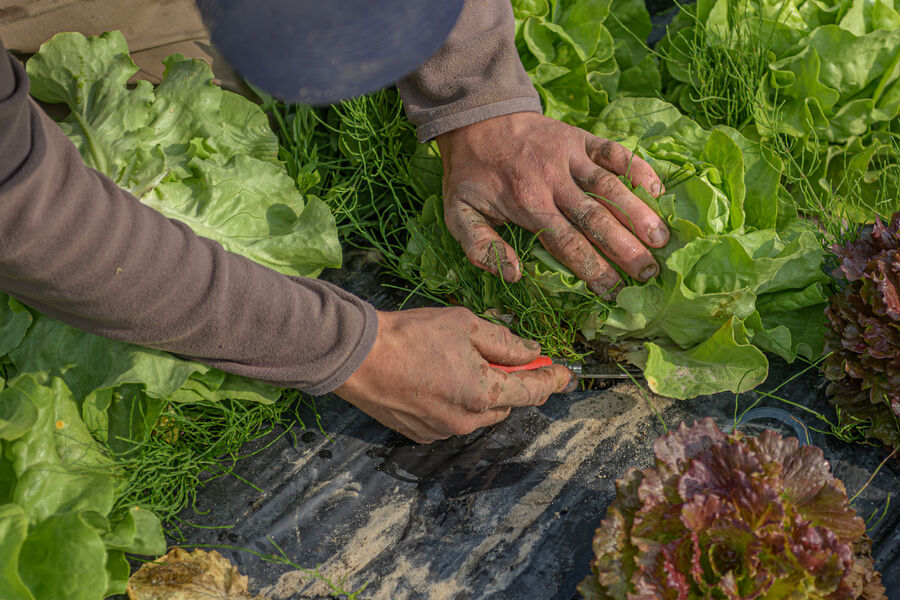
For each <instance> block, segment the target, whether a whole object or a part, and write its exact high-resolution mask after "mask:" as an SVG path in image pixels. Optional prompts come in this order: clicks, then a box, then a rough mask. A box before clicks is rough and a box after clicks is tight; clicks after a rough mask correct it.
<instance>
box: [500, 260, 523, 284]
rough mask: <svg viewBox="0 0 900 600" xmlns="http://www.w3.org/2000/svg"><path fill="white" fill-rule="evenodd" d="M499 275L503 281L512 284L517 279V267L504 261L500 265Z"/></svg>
mask: <svg viewBox="0 0 900 600" xmlns="http://www.w3.org/2000/svg"><path fill="white" fill-rule="evenodd" d="M500 273H501V275H503V281H505V282H507V283H512V282H514V281H516V280H517V279H518V277H519V265H517V264H513V263H511V262H507V261H504V262H503V263H502V264H501V265H500Z"/></svg>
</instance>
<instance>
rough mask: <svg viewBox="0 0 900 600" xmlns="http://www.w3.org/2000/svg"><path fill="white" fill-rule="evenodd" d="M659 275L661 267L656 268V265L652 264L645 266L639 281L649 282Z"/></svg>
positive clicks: (639, 275) (639, 274)
mask: <svg viewBox="0 0 900 600" xmlns="http://www.w3.org/2000/svg"><path fill="white" fill-rule="evenodd" d="M657 273H659V267H657V266H656V263H650V264H649V265H644V267H643V268H642V269H641V272H640V273H638V279H640V280H641V281H647V280H648V279H651V278H653V277H656V274H657Z"/></svg>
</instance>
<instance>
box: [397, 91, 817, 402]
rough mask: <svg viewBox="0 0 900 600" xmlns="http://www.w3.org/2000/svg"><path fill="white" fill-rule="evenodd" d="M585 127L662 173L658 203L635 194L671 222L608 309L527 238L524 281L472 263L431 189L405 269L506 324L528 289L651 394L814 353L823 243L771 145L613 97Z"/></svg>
mask: <svg viewBox="0 0 900 600" xmlns="http://www.w3.org/2000/svg"><path fill="white" fill-rule="evenodd" d="M592 132H593V133H595V134H596V135H599V136H601V137H606V138H609V139H613V140H616V141H619V142H621V143H622V144H624V145H625V146H626V147H628V148H632V149H634V150H635V152H636V154H638V155H639V156H641V157H642V158H644V159H645V160H647V161H649V162H650V164H651V165H652V166H653V168H654V169H656V171H657V173H659V174H660V176H661V177H662V178H663V180H664V182H665V185H666V189H667V192H666V193H665V194H664V195H663V196H662V197H661V198H659V200H658V202H657V201H655V200H653V199H652V198H650V196H648V195H647V194H646V193H644V191H643V190H641V189H637V190H635V193H637V194H639V195H640V196H641V197H642V198H643V199H644V200H645V201H646V202H647V203H648V204H650V205H651V206H653V207H654V208H655V209H656V210H657V212H659V214H661V215H662V216H663V217H664V218H665V219H666V221H667V222H668V224H669V227H670V229H671V231H672V237H671V241H670V242H669V244H668V245H667V246H666V247H665V248H662V249H660V250H654V251H653V253H654V255H655V257H656V259H657V261H658V262H659V264H660V274H659V275H658V276H657V277H656V278H655V279H653V280H651V281H649V282H647V283H634V282H632V283H631V284H626V287H625V288H624V289H622V290H621V291H620V293H619V295H618V298H617V299H616V302H615V304H614V305H612V306H610V305H608V304H607V303H605V302H603V301H601V300H600V298H599V297H597V296H595V295H593V294H592V293H591V292H589V291H588V290H587V289H586V288H585V285H584V283H583V282H581V281H579V280H578V279H577V278H575V277H574V276H573V275H572V273H571V272H570V271H569V270H568V269H566V268H565V267H564V266H563V265H562V264H560V263H559V262H558V261H556V260H555V259H553V258H552V257H551V256H550V255H549V254H548V253H547V252H546V251H545V250H544V249H543V248H541V247H540V246H538V245H532V246H530V250H528V251H527V254H526V255H525V256H524V257H523V258H524V270H525V272H526V275H527V276H526V277H525V278H524V279H523V280H522V281H520V282H519V283H516V284H513V285H506V284H503V283H502V282H500V281H499V280H498V279H497V278H496V277H493V276H490V275H487V274H483V273H479V272H478V270H477V269H476V268H475V267H473V266H472V265H471V264H469V263H468V261H467V260H466V258H465V256H464V255H463V254H462V252H461V251H460V250H459V248H458V244H456V243H455V242H454V240H453V238H452V237H451V236H450V234H449V232H447V230H446V227H445V226H444V224H443V220H442V218H441V214H442V211H441V207H440V202H439V201H438V200H437V199H436V198H435V197H431V198H430V199H429V200H428V201H426V203H425V208H424V211H423V212H422V214H421V216H420V218H419V219H417V220H415V221H413V222H411V223H409V224H408V229H409V231H410V242H409V244H408V246H407V252H406V254H405V255H404V257H403V265H404V269H405V270H406V276H407V277H409V278H411V279H412V280H413V281H418V282H420V283H421V284H422V285H423V286H424V287H425V288H426V289H428V290H430V291H432V292H434V293H437V294H445V295H450V296H452V298H453V300H454V301H456V302H459V303H462V304H464V305H466V306H469V307H470V308H472V309H474V310H476V311H478V312H485V311H487V310H490V309H493V311H494V312H497V313H500V314H507V315H511V316H512V317H513V323H514V324H515V323H516V321H515V317H520V316H521V315H519V314H518V311H521V310H522V309H523V308H524V309H526V310H527V303H528V298H530V299H532V301H534V302H537V301H538V300H540V302H543V303H546V304H547V305H549V306H552V311H553V312H555V313H558V314H560V315H561V317H560V319H559V322H554V323H552V324H549V325H547V326H546V327H556V328H558V327H560V326H562V327H574V328H576V329H579V330H580V333H581V335H582V336H583V337H584V338H585V339H586V340H588V342H589V343H591V344H595V345H598V346H601V347H606V346H610V345H611V347H612V348H613V350H614V351H618V352H619V353H620V354H624V356H625V357H627V358H628V359H629V360H630V361H631V362H634V363H636V364H638V365H640V366H641V367H642V368H643V369H644V374H645V376H646V378H647V381H648V383H649V385H650V387H651V389H653V391H655V392H656V393H659V394H662V395H665V396H670V397H675V398H691V397H694V396H698V395H701V394H712V393H716V392H722V391H732V392H739V391H746V390H749V389H751V388H753V387H754V386H756V385H758V384H759V383H761V382H762V381H763V380H764V379H765V378H766V375H767V373H768V360H767V358H766V356H765V354H764V352H771V353H773V354H776V355H778V356H780V357H782V358H784V359H785V360H787V361H793V360H795V359H796V358H797V357H798V356H804V357H807V358H810V359H814V358H816V357H818V356H819V355H820V354H821V351H822V345H823V337H824V325H825V317H824V308H825V302H826V300H827V293H826V291H825V289H824V287H823V285H824V284H825V283H826V282H827V281H828V277H827V275H826V274H825V273H824V271H823V270H822V267H821V265H822V260H823V256H824V251H823V250H822V248H821V244H820V243H819V241H818V240H817V237H816V234H815V232H814V230H813V229H812V227H811V226H810V225H808V224H807V223H806V222H804V221H802V220H800V219H798V218H797V216H796V211H795V210H794V209H793V208H792V204H791V203H790V200H789V198H788V197H787V192H786V191H785V190H784V188H783V187H782V186H781V184H780V183H779V182H780V178H781V164H780V162H779V160H778V158H777V157H776V156H775V155H774V154H773V153H772V152H770V151H768V150H767V149H766V148H765V147H763V146H761V145H759V144H758V143H754V142H751V141H750V140H748V139H746V138H745V137H743V136H742V135H741V134H740V133H738V132H737V131H735V130H734V129H730V128H727V127H716V128H714V129H712V130H707V129H704V128H702V127H700V126H699V125H698V124H697V123H695V122H694V121H692V120H691V119H689V118H687V117H685V116H683V115H681V113H679V112H678V109H676V108H675V107H674V106H672V105H671V104H668V103H666V102H663V101H661V100H656V99H647V98H643V99H642V98H619V99H617V100H615V101H613V102H612V103H611V104H609V106H607V108H605V109H604V110H603V111H602V112H601V113H600V114H599V115H598V116H597V117H596V119H595V121H594V124H593V129H592ZM510 231H512V234H511V235H512V237H510ZM510 231H507V232H506V234H505V235H507V238H509V239H515V238H516V236H518V239H519V241H520V242H521V238H522V236H521V235H518V234H519V233H521V232H520V231H519V232H518V233H517V232H516V231H513V230H510ZM524 246H525V244H522V243H518V244H517V245H516V247H518V248H520V250H522V249H523V248H524ZM479 281H480V284H478V283H477V282H479ZM463 283H464V284H465V285H463ZM560 322H561V324H560ZM520 333H521V334H522V335H526V336H531V337H538V336H540V335H543V334H545V333H546V331H545V330H544V329H541V330H537V329H532V330H520Z"/></svg>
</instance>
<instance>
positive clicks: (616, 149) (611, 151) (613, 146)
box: [597, 139, 622, 160]
mask: <svg viewBox="0 0 900 600" xmlns="http://www.w3.org/2000/svg"><path fill="white" fill-rule="evenodd" d="M620 152H622V146H620V145H619V144H617V143H616V142H614V141H612V140H606V139H601V140H600V145H599V146H598V147H597V156H599V157H600V158H602V159H604V160H610V159H611V158H613V157H614V156H616V155H617V154H619V153H620Z"/></svg>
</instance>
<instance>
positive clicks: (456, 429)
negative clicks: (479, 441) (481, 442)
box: [449, 419, 475, 435]
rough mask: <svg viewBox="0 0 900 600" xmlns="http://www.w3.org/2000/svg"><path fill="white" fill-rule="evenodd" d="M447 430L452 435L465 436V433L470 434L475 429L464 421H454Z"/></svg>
mask: <svg viewBox="0 0 900 600" xmlns="http://www.w3.org/2000/svg"><path fill="white" fill-rule="evenodd" d="M449 429H450V431H451V432H452V433H453V435H466V434H467V433H472V432H473V431H474V430H475V428H474V427H472V426H471V425H470V424H469V423H467V422H466V421H465V420H464V419H455V420H454V421H453V422H452V423H450V424H449Z"/></svg>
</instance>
